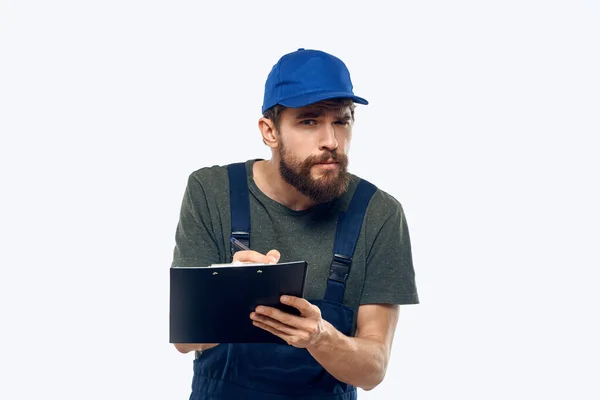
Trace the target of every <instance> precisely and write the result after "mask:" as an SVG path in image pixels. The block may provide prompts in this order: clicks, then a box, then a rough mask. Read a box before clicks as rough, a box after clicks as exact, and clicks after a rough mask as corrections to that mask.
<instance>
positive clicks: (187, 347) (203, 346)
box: [173, 343, 219, 354]
mask: <svg viewBox="0 0 600 400" xmlns="http://www.w3.org/2000/svg"><path fill="white" fill-rule="evenodd" d="M173 344H174V345H175V348H176V349H177V350H179V352H180V353H183V354H186V353H189V352H190V351H196V350H197V351H204V350H208V349H212V348H213V347H216V346H218V345H219V343H173Z"/></svg>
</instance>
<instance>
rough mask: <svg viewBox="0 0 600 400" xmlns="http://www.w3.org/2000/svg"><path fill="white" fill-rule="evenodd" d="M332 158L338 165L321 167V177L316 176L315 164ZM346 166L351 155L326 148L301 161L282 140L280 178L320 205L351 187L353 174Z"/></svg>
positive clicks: (280, 147)
mask: <svg viewBox="0 0 600 400" xmlns="http://www.w3.org/2000/svg"><path fill="white" fill-rule="evenodd" d="M331 160H333V161H334V162H337V163H338V168H336V169H332V170H328V169H325V170H322V171H320V173H321V176H320V177H318V178H316V179H315V178H313V176H312V174H311V170H312V167H313V166H314V165H316V164H320V163H325V162H328V161H331ZM347 168H348V156H346V155H345V154H338V153H335V152H330V151H326V152H325V153H323V154H321V155H319V156H310V157H307V158H306V159H304V160H299V159H298V158H296V157H294V156H292V155H291V154H289V152H288V151H287V148H286V147H285V146H284V145H283V142H280V146H279V173H280V174H281V177H282V178H283V180H284V181H286V182H287V183H289V184H290V185H292V186H293V187H295V188H296V189H297V190H298V191H299V192H300V193H302V194H303V195H305V196H306V197H308V198H309V199H311V200H312V201H314V202H315V203H317V204H319V203H326V202H329V201H331V200H334V199H336V198H338V197H340V196H341V195H342V194H344V193H345V192H346V190H348V186H349V184H350V174H349V173H348V171H347Z"/></svg>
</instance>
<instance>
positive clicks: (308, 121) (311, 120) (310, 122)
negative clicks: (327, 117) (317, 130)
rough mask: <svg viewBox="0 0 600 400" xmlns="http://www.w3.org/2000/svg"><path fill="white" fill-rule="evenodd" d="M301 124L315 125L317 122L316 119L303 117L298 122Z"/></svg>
mask: <svg viewBox="0 0 600 400" xmlns="http://www.w3.org/2000/svg"><path fill="white" fill-rule="evenodd" d="M300 123H301V124H302V125H315V124H316V123H317V121H315V120H314V119H305V120H303V121H301V122H300Z"/></svg>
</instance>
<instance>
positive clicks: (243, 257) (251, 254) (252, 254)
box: [233, 250, 273, 264]
mask: <svg viewBox="0 0 600 400" xmlns="http://www.w3.org/2000/svg"><path fill="white" fill-rule="evenodd" d="M269 261H273V259H272V258H271V257H270V256H269V257H267V256H266V255H264V254H261V253H259V252H258V251H254V250H240V251H237V252H236V253H235V254H234V255H233V262H234V263H235V262H251V263H263V264H266V263H268V262H269Z"/></svg>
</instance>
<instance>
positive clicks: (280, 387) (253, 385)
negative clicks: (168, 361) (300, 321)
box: [190, 163, 376, 400]
mask: <svg viewBox="0 0 600 400" xmlns="http://www.w3.org/2000/svg"><path fill="white" fill-rule="evenodd" d="M228 173H229V188H230V189H229V190H230V206H231V228H232V229H231V232H232V236H233V237H236V238H237V239H238V240H240V241H242V242H244V243H245V244H246V245H249V242H250V201H249V195H248V182H247V173H246V167H245V164H244V163H236V164H231V165H228ZM375 191H376V187H375V186H374V185H372V184H371V183H369V182H367V181H365V180H361V181H360V182H359V184H358V186H357V188H356V191H355V193H354V195H353V197H352V200H351V202H350V205H349V206H348V210H347V211H346V212H345V213H340V215H339V217H338V223H337V231H336V235H335V242H334V246H333V254H332V255H333V260H332V263H331V269H330V272H329V278H328V280H327V289H326V292H325V296H324V299H322V300H310V301H311V303H313V304H315V305H317V306H318V307H319V308H320V309H321V314H322V317H323V319H325V320H326V321H328V322H329V323H331V324H332V325H333V326H335V327H336V328H337V329H338V330H339V331H340V332H342V333H343V334H345V335H350V333H351V330H352V326H353V318H354V313H353V311H352V309H350V308H349V307H347V306H345V305H343V304H342V299H343V297H344V290H345V284H346V279H347V278H348V274H349V272H350V267H351V263H352V256H353V254H354V249H355V247H356V242H357V239H358V236H359V233H360V229H361V226H362V222H363V219H364V215H365V213H366V209H367V206H368V204H369V201H370V199H371V197H372V196H373V194H374V193H375ZM232 254H233V250H232ZM356 398H357V396H356V388H355V387H353V386H351V385H348V384H346V383H343V382H340V381H338V380H337V379H335V378H334V377H333V376H332V375H330V374H329V373H328V372H327V371H326V370H325V369H324V368H323V367H322V366H321V365H320V364H319V363H317V361H316V360H315V359H314V358H313V357H312V356H311V355H310V353H309V352H308V351H307V350H306V349H299V348H295V347H293V346H289V345H287V344H279V343H251V344H244V343H229V344H227V343H223V344H220V345H218V346H216V347H214V348H212V349H208V350H205V351H203V352H201V353H197V357H196V359H195V360H194V377H193V380H192V393H191V395H190V400H199V399H202V400H217V399H219V400H221V399H222V400H233V399H235V400H283V399H314V400H319V399H322V400H325V399H327V400H351V399H356Z"/></svg>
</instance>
